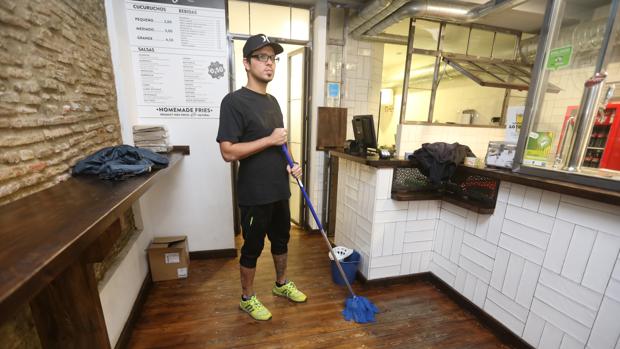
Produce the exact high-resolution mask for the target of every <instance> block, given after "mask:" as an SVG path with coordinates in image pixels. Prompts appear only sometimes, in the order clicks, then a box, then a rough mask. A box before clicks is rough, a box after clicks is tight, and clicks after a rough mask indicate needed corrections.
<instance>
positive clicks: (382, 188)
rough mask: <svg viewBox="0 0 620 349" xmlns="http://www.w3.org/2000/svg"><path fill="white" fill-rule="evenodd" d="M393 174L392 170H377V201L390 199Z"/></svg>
mask: <svg viewBox="0 0 620 349" xmlns="http://www.w3.org/2000/svg"><path fill="white" fill-rule="evenodd" d="M393 172H394V170H393V169H379V170H377V199H389V198H390V197H391V194H392V174H393ZM405 219H406V218H405Z"/></svg>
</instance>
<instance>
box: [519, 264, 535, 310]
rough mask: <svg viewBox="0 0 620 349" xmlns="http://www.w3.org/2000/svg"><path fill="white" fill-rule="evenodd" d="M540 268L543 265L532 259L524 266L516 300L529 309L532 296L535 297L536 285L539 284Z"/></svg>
mask: <svg viewBox="0 0 620 349" xmlns="http://www.w3.org/2000/svg"><path fill="white" fill-rule="evenodd" d="M540 269H541V267H540V266H539V265H536V264H534V263H532V262H530V261H525V265H524V266H523V274H521V280H520V282H519V287H518V289H517V297H516V298H515V300H516V301H517V303H519V304H521V305H522V306H524V307H526V308H528V309H529V307H530V305H532V298H533V297H534V291H536V285H537V284H538V276H539V275H540Z"/></svg>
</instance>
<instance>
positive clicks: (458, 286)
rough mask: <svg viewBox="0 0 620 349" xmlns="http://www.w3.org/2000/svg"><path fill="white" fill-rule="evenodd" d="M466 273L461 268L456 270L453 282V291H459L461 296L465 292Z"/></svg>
mask: <svg viewBox="0 0 620 349" xmlns="http://www.w3.org/2000/svg"><path fill="white" fill-rule="evenodd" d="M467 274H468V273H467V271H465V269H463V268H458V270H457V271H456V278H455V280H454V289H455V290H457V291H459V292H460V293H461V294H462V293H463V292H464V290H465V280H466V279H467Z"/></svg>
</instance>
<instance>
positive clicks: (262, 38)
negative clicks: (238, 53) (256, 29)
mask: <svg viewBox="0 0 620 349" xmlns="http://www.w3.org/2000/svg"><path fill="white" fill-rule="evenodd" d="M265 46H271V47H272V48H273V52H274V53H275V54H276V55H279V54H280V53H282V51H284V49H283V48H282V46H280V44H278V43H277V42H272V41H271V40H269V38H268V37H267V35H265V34H256V35H253V36H250V37H249V38H248V40H247V41H246V42H245V45H243V57H248V56H250V55H251V54H252V52H254V51H256V50H258V49H259V48H263V47H265Z"/></svg>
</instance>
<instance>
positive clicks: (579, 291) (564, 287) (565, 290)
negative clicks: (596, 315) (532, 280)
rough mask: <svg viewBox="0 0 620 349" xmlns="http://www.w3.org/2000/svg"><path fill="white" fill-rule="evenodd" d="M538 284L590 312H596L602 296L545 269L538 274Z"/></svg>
mask: <svg viewBox="0 0 620 349" xmlns="http://www.w3.org/2000/svg"><path fill="white" fill-rule="evenodd" d="M538 281H539V283H540V284H542V285H545V286H547V287H549V288H551V289H553V290H554V291H556V292H557V293H560V294H563V295H564V296H566V297H568V298H570V299H572V300H574V301H575V302H577V303H579V304H582V305H584V306H586V307H587V308H588V309H590V310H594V311H595V310H597V309H598V307H599V305H600V303H601V299H602V298H603V295H602V294H600V293H597V292H594V291H592V290H590V289H588V288H586V287H583V286H582V285H580V284H578V283H576V282H574V281H571V280H569V279H566V278H563V277H562V276H560V275H557V274H555V273H553V272H551V271H549V270H547V269H545V268H543V269H542V270H541V272H540V278H539V280H538Z"/></svg>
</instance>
